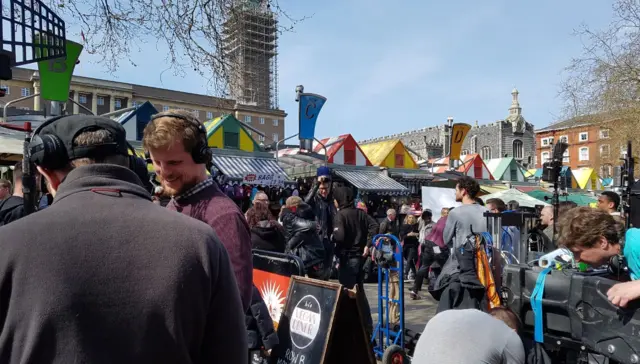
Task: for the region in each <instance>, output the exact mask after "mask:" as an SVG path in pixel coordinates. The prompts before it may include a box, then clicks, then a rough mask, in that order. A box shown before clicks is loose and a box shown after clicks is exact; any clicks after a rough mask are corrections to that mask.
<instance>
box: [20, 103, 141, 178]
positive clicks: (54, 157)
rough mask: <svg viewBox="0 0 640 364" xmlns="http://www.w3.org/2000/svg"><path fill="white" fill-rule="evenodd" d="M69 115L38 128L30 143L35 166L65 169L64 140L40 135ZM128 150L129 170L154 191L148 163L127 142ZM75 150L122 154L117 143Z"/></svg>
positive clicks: (29, 147)
mask: <svg viewBox="0 0 640 364" xmlns="http://www.w3.org/2000/svg"><path fill="white" fill-rule="evenodd" d="M67 116H69V115H63V116H56V117H53V118H51V119H49V120H47V121H45V122H43V123H42V124H41V125H40V126H38V127H37V128H36V130H35V131H34V132H33V134H32V136H31V140H30V141H29V146H28V150H29V161H30V162H32V163H34V164H35V165H38V166H41V167H43V168H46V169H50V170H55V169H61V168H64V167H65V166H66V165H67V164H68V163H69V162H70V158H69V155H68V152H67V148H66V147H65V145H64V143H63V142H62V140H60V138H59V137H58V136H57V135H54V134H45V135H40V131H41V130H42V129H43V128H44V127H45V126H47V125H51V124H52V123H54V122H56V121H58V120H60V119H63V118H65V117H67ZM127 148H128V149H129V150H130V151H131V155H127V157H128V162H129V169H131V170H132V171H133V172H134V173H135V174H136V175H137V176H138V178H140V180H141V181H142V183H143V185H144V187H145V188H146V189H147V190H148V191H153V186H152V185H151V182H150V181H149V172H148V170H147V162H146V161H145V160H144V159H142V158H140V157H138V156H137V155H136V151H135V148H133V146H131V144H129V142H127ZM74 150H78V151H87V150H92V151H96V152H100V153H105V154H122V151H119V150H118V144H117V143H115V142H114V143H104V144H100V145H92V146H87V147H75V148H74Z"/></svg>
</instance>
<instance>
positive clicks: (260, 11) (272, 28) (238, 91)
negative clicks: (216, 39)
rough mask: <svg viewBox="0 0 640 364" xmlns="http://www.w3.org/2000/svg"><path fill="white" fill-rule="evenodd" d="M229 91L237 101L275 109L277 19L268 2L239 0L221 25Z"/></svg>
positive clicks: (276, 90)
mask: <svg viewBox="0 0 640 364" xmlns="http://www.w3.org/2000/svg"><path fill="white" fill-rule="evenodd" d="M222 41H223V43H222V44H223V52H224V55H225V58H226V60H227V62H228V64H229V68H230V72H228V74H227V83H228V86H229V93H230V96H231V98H232V99H234V100H235V101H236V102H238V103H239V104H243V105H249V106H255V107H259V108H261V109H272V110H275V109H277V108H278V19H277V15H276V13H275V12H273V11H271V9H270V7H269V4H268V1H264V0H262V1H261V0H240V1H237V2H236V3H235V4H234V5H233V6H232V7H231V8H230V10H229V12H228V15H227V18H226V20H225V22H224V26H223V38H222Z"/></svg>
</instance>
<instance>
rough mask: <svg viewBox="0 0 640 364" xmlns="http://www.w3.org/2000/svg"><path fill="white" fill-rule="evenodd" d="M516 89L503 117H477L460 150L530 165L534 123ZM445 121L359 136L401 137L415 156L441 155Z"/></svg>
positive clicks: (445, 140)
mask: <svg viewBox="0 0 640 364" xmlns="http://www.w3.org/2000/svg"><path fill="white" fill-rule="evenodd" d="M518 95H519V92H518V90H516V89H513V91H512V92H511V96H512V98H511V107H509V114H508V115H507V117H505V118H504V119H502V120H498V121H496V122H493V123H489V124H484V125H478V122H477V121H476V122H475V124H474V125H473V126H472V128H471V130H470V131H469V134H468V135H467V138H466V139H465V141H464V144H463V145H462V154H463V155H466V154H474V153H477V154H480V156H481V157H482V159H484V160H488V159H492V158H503V157H513V158H515V159H516V160H517V161H518V162H519V163H520V164H522V165H523V166H524V167H526V168H529V166H533V164H534V158H535V152H536V149H535V135H534V128H533V124H531V123H529V122H527V121H526V120H525V118H524V117H523V115H522V107H520V102H519V100H518ZM448 128H449V127H448V125H446V124H443V125H437V126H432V127H427V128H423V129H418V130H412V131H409V132H405V133H400V134H394V135H388V136H384V137H380V138H374V139H369V140H362V141H360V142H359V143H360V144H365V143H373V142H377V141H382V140H389V139H400V140H402V142H403V143H404V145H405V146H406V147H407V148H408V149H409V150H410V152H411V153H412V154H414V155H415V156H417V158H416V159H420V160H427V159H430V158H441V157H443V156H444V152H443V151H444V150H448V149H449V146H448Z"/></svg>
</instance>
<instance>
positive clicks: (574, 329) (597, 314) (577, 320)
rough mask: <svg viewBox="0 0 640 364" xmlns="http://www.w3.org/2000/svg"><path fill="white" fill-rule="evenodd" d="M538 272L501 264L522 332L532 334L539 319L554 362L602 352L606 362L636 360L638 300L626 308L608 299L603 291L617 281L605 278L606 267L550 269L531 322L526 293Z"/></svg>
mask: <svg viewBox="0 0 640 364" xmlns="http://www.w3.org/2000/svg"><path fill="white" fill-rule="evenodd" d="M540 274H541V268H538V267H535V268H531V267H523V266H521V265H508V266H507V267H506V268H505V270H504V277H503V282H504V286H503V294H505V295H506V297H507V299H506V301H505V303H506V306H507V307H509V308H510V309H512V310H513V311H514V312H515V313H516V314H517V315H518V316H519V317H520V319H521V320H522V322H523V330H522V332H521V336H522V337H524V338H532V337H533V336H534V333H535V331H536V324H539V329H538V331H539V332H541V333H542V336H543V342H544V346H545V348H546V349H547V350H549V351H552V352H555V354H556V356H557V357H558V358H557V360H554V361H553V362H554V363H555V362H563V360H564V359H565V358H566V357H571V356H573V357H575V355H576V354H579V353H582V354H583V355H586V354H587V353H596V354H600V355H604V356H606V357H608V358H610V361H609V362H610V363H612V362H613V360H615V361H616V362H619V363H638V362H640V337H639V336H638V335H637V332H638V331H639V330H640V312H639V311H638V308H640V301H633V302H631V303H630V304H629V306H628V307H627V308H619V307H616V306H614V305H613V304H611V303H610V302H609V300H608V299H607V291H608V290H609V288H611V287H612V286H613V285H614V284H616V283H618V282H616V281H614V280H611V279H608V278H607V274H608V272H607V271H606V270H601V271H595V272H588V273H582V272H578V271H577V270H573V269H564V270H562V271H558V270H552V271H551V272H549V273H548V275H547V276H546V279H545V281H544V285H543V287H544V291H543V297H542V299H541V300H540V308H541V312H540V313H537V314H539V315H541V316H540V317H541V318H542V320H541V321H540V320H539V321H538V323H536V320H535V317H536V315H534V312H533V307H532V304H531V297H532V296H533V295H534V291H535V290H536V287H537V286H538V284H537V282H538V280H539V276H540ZM561 356H564V358H562V359H561V358H560V357H561Z"/></svg>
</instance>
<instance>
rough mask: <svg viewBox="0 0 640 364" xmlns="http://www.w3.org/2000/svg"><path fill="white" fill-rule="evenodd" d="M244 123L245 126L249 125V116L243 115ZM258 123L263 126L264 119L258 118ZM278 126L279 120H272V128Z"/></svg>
mask: <svg viewBox="0 0 640 364" xmlns="http://www.w3.org/2000/svg"><path fill="white" fill-rule="evenodd" d="M244 122H245V123H247V124H251V115H245V116H244ZM258 122H259V123H260V125H264V122H265V121H264V118H263V117H259V118H258ZM279 124H280V120H278V119H273V126H278V125H279Z"/></svg>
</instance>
